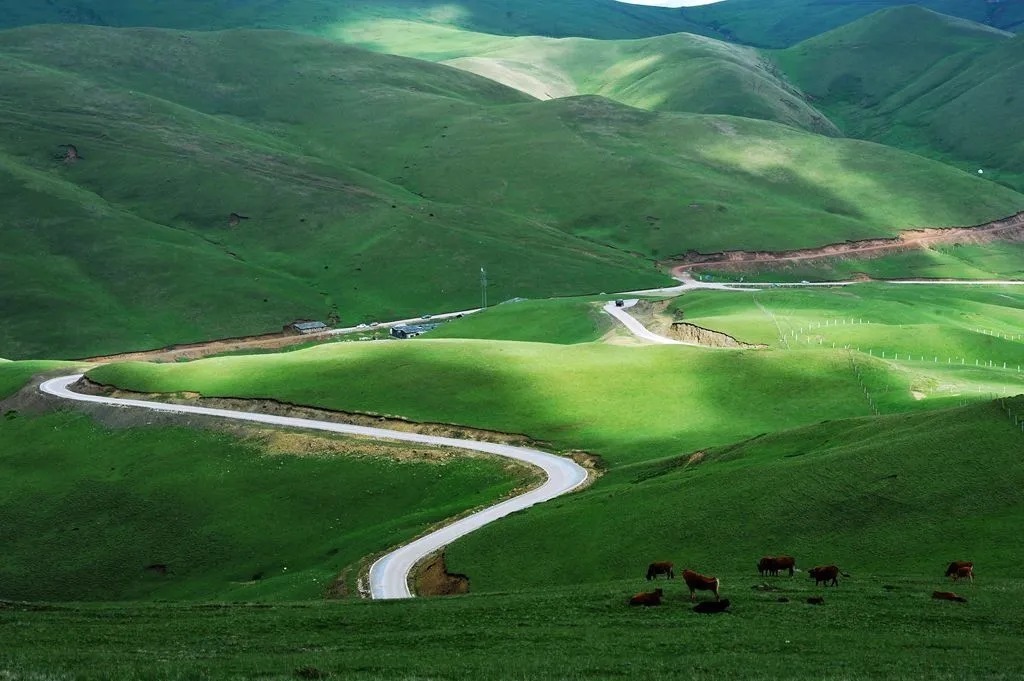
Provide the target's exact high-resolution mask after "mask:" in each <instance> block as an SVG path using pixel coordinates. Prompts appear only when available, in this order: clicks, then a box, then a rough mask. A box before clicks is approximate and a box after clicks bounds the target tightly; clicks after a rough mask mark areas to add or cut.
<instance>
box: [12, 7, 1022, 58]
mask: <svg viewBox="0 0 1024 681" xmlns="http://www.w3.org/2000/svg"><path fill="white" fill-rule="evenodd" d="M904 4H908V2H907V0H830V1H829V2H826V3H822V2H820V1H819V0H729V1H728V2H722V3H718V4H714V5H708V6H703V7H692V8H684V9H666V8H659V7H643V6H638V5H629V4H624V3H621V2H616V1H615V0H559V2H549V1H547V0H518V1H513V0H462V1H461V2H459V3H457V4H456V3H451V2H446V1H445V0H346V1H345V2H334V1H332V0H247V1H246V2H237V1H235V0H209V1H207V2H195V1H188V0H167V1H165V2H144V3H139V2H129V1H126V0H47V1H46V2H24V1H23V0H0V27H14V26H25V25H28V24H38V23H83V24H94V25H101V26H103V25H106V26H122V27H131V26H135V27H138V26H152V27H163V28H183V29H201V30H211V29H226V28H287V29H293V30H299V31H304V32H311V33H320V34H324V35H330V34H333V33H334V32H335V31H337V30H339V28H342V27H344V26H347V25H350V24H352V23H354V22H360V21H364V20H367V19H406V20H413V21H422V22H429V23H434V24H438V25H445V26H453V27H457V28H463V29H468V30H472V31H481V32H484V33H494V34H499V35H520V36H526V35H538V36H550V37H570V36H578V37H587V38H605V39H624V38H642V37H647V36H654V35H664V34H667V33H678V32H680V31H686V32H689V33H699V34H703V35H710V36H713V37H717V38H723V39H726V40H731V41H735V42H741V43H746V44H750V45H757V46H761V47H788V46H790V45H793V44H795V43H797V42H799V41H801V40H805V39H807V38H810V37H812V36H815V35H818V34H820V33H824V32H826V31H828V30H831V29H833V28H836V27H837V26H842V25H843V24H847V23H849V22H851V21H855V20H856V19H859V18H860V17H863V16H866V15H868V14H870V13H872V12H875V11H877V10H879V9H885V8H887V7H894V6H899V5H904ZM914 4H917V5H920V6H922V7H927V8H929V9H932V10H935V11H937V12H942V13H944V14H950V15H954V16H959V17H963V18H966V19H970V20H971V21H976V22H980V23H985V24H988V25H991V26H994V27H997V28H1002V29H1006V30H1019V29H1020V27H1021V26H1022V25H1024V5H1022V4H1021V3H1020V2H1017V1H1016V0H918V2H916V3H914ZM909 28H911V27H908V29H909Z"/></svg>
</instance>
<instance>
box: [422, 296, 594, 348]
mask: <svg viewBox="0 0 1024 681" xmlns="http://www.w3.org/2000/svg"><path fill="white" fill-rule="evenodd" d="M604 302H606V299H604V298H567V299H564V300H559V299H555V300H523V301H517V302H510V303H506V304H503V305H496V306H494V307H490V308H488V309H487V310H485V311H481V312H477V313H474V314H472V315H470V316H468V317H463V318H462V319H456V320H452V321H449V322H445V323H444V324H442V325H441V326H440V327H438V328H437V329H434V330H433V331H431V332H430V338H479V339H485V340H508V341H526V342H534V343H557V344H560V345H571V344H573V343H588V342H590V341H595V340H597V339H598V338H600V337H601V335H602V334H604V333H605V332H606V331H608V329H610V328H611V327H612V319H611V318H610V317H608V315H606V314H604V313H603V312H601V309H600V308H601V305H602V304H603V303H604Z"/></svg>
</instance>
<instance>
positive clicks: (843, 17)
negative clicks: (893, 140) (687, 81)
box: [683, 0, 1024, 48]
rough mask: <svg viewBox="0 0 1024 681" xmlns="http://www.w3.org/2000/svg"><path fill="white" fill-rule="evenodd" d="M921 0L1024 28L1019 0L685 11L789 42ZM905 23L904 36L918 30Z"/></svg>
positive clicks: (786, 3) (738, 37)
mask: <svg viewBox="0 0 1024 681" xmlns="http://www.w3.org/2000/svg"><path fill="white" fill-rule="evenodd" d="M909 5H916V6H919V7H923V8H927V9H931V10H934V11H936V12H940V13H942V14H948V15H951V16H955V17H960V18H963V19H968V20H970V21H974V22H978V23H982V24H987V25H989V26H992V27H994V28H999V29H1003V30H1007V31H1019V30H1021V29H1022V28H1024V2H1020V1H1019V0H916V1H911V0H824V1H823V0H726V1H725V2H720V3H716V4H714V5H707V6H704V7H694V8H692V9H688V10H683V13H684V16H686V17H687V18H689V19H690V20H691V21H694V22H696V23H699V24H700V25H701V26H703V27H705V32H708V33H716V34H717V35H719V36H720V37H723V38H725V39H727V40H733V41H737V42H742V43H746V44H749V45H756V46H760V47H776V48H778V47H789V46H791V45H794V44H796V43H798V42H800V41H802V40H806V39H807V38H810V37H813V36H816V35H820V34H822V33H825V32H826V31H829V30H831V29H833V28H836V27H839V26H843V25H845V24H848V23H850V22H852V21H855V20H857V19H859V18H861V17H864V16H867V15H869V14H872V13H874V12H877V11H879V10H883V9H888V8H893V7H900V6H909ZM915 30H916V29H915V27H914V24H912V23H908V24H907V25H906V26H904V34H903V35H904V37H906V38H910V37H912V36H913V34H914V32H915Z"/></svg>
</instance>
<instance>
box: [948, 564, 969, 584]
mask: <svg viewBox="0 0 1024 681" xmlns="http://www.w3.org/2000/svg"><path fill="white" fill-rule="evenodd" d="M961 579H969V580H971V583H973V582H974V566H973V565H965V566H964V567H962V568H957V571H956V574H954V575H953V581H954V582H959V581H960V580H961Z"/></svg>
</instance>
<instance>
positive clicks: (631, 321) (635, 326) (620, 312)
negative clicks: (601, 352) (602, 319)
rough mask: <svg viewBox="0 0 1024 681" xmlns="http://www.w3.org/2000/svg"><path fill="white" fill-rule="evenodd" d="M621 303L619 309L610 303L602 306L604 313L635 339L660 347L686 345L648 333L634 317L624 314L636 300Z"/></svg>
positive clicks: (651, 332) (613, 303)
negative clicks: (614, 319)
mask: <svg viewBox="0 0 1024 681" xmlns="http://www.w3.org/2000/svg"><path fill="white" fill-rule="evenodd" d="M622 303H623V304H622V306H621V307H620V306H618V305H616V304H615V302H614V301H612V302H610V303H608V304H607V305H605V306H604V311H605V312H607V313H608V314H610V315H611V316H613V317H615V318H616V319H618V320H619V321H620V322H622V325H623V326H625V327H626V328H627V329H629V332H630V333H631V334H633V335H634V336H636V337H637V338H642V339H644V340H646V341H650V342H652V343H660V344H662V345H688V343H683V342H682V341H678V340H675V339H673V338H668V337H666V336H659V335H658V334H656V333H654V332H653V331H649V330H648V329H647V327H646V326H644V325H643V324H641V323H640V322H639V321H637V319H636V317H634V316H633V315H631V314H629V313H628V312H626V308H630V307H633V306H634V305H636V303H637V300H636V298H633V299H630V300H623V301H622Z"/></svg>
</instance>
